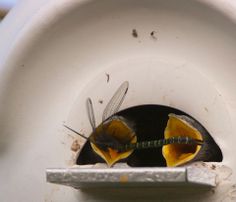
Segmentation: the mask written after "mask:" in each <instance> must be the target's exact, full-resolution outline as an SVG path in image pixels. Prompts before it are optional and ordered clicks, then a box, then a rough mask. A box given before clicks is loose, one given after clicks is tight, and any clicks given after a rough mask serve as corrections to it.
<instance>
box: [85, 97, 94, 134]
mask: <svg viewBox="0 0 236 202" xmlns="http://www.w3.org/2000/svg"><path fill="white" fill-rule="evenodd" d="M86 106H87V113H88V118H89V122H90V125H91V126H92V129H93V131H94V130H95V129H96V122H95V116H94V110H93V103H92V100H91V99H90V98H88V99H87V101H86Z"/></svg>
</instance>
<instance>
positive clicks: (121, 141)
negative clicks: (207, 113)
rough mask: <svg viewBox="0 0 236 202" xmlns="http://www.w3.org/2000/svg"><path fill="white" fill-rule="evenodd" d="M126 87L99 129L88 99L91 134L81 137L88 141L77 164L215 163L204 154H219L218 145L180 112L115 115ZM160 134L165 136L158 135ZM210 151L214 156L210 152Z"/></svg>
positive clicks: (154, 108)
mask: <svg viewBox="0 0 236 202" xmlns="http://www.w3.org/2000/svg"><path fill="white" fill-rule="evenodd" d="M128 87H129V83H128V82H127V81H126V82H124V83H123V84H122V85H121V86H120V87H119V88H118V90H117V91H116V92H115V94H114V95H113V97H112V98H111V100H110V101H109V103H108V104H107V106H106V108H105V110H104V112H103V116H102V123H101V124H100V125H98V126H96V121H95V116H94V110H93V104H92V101H91V99H90V98H88V99H87V102H86V106H87V112H88V118H89V122H90V125H91V126H92V130H93V131H92V133H91V135H90V136H89V137H85V136H83V137H84V138H86V139H87V140H88V141H87V143H86V144H85V145H84V147H83V148H82V151H81V153H80V154H79V157H78V163H79V164H80V163H82V164H89V163H97V162H102V159H103V160H105V161H106V163H107V164H108V166H112V165H113V164H114V163H116V162H117V161H119V160H122V159H123V160H124V159H125V160H126V161H127V163H128V164H129V165H130V166H165V165H167V166H179V165H183V164H185V163H188V162H192V161H196V160H206V161H207V160H209V161H211V160H215V159H216V157H215V156H214V155H209V156H208V159H207V158H206V157H204V152H206V153H208V154H209V153H214V150H216V148H217V151H218V150H219V149H218V145H216V143H215V142H214V140H213V139H212V138H211V137H208V136H210V135H209V134H208V133H207V132H206V130H205V129H204V128H203V127H201V125H200V124H199V123H198V122H197V121H195V120H194V119H192V118H190V117H189V116H186V115H185V114H184V113H183V112H181V111H179V110H176V109H173V108H170V107H166V106H159V105H144V106H136V107H132V108H128V109H126V110H123V111H120V112H118V110H119V108H120V106H121V104H122V102H123V100H124V98H125V95H126V94H127V91H128ZM141 109H143V111H141ZM128 110H129V113H128ZM145 111H147V112H146V113H145ZM173 112H177V113H182V115H176V114H174V113H173ZM160 117H163V119H161V118H160ZM160 126H161V127H160ZM66 127H67V128H68V129H70V130H72V131H73V132H75V133H77V134H79V133H78V132H76V131H74V130H73V129H71V128H69V127H68V126H66ZM163 131H164V135H163V134H161V133H163ZM79 135H81V134H79ZM81 136H82V135H81ZM209 140H210V141H209ZM208 142H210V143H209V144H208ZM209 145H211V147H209ZM212 145H214V147H212ZM209 148H210V149H209ZM212 148H214V149H213V152H209V151H212ZM91 151H93V152H91ZM94 152H95V153H96V154H97V155H94ZM220 152H221V151H220ZM220 152H216V153H219V154H221V153H220ZM221 156H222V154H221ZM203 157H204V158H203ZM217 160H218V159H217ZM219 160H220V159H219ZM221 160H222V159H221Z"/></svg>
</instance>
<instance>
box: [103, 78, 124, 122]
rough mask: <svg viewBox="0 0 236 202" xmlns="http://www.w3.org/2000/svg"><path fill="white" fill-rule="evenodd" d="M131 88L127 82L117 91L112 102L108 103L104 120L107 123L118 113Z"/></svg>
mask: <svg viewBox="0 0 236 202" xmlns="http://www.w3.org/2000/svg"><path fill="white" fill-rule="evenodd" d="M128 88H129V82H128V81H125V82H123V83H122V84H121V86H120V87H119V88H118V89H117V91H116V92H115V94H114V95H113V97H112V98H111V100H110V101H109V102H108V104H107V106H106V108H105V109H104V112H103V116H102V120H103V121H105V120H106V119H107V118H109V117H110V116H112V115H113V114H115V113H116V112H118V110H119V108H120V106H121V104H122V102H123V101H124V99H125V95H126V94H127V91H128Z"/></svg>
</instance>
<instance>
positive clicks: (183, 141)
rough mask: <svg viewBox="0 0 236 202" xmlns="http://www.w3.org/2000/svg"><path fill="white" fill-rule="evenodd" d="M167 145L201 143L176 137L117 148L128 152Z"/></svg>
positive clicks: (187, 138) (188, 138)
mask: <svg viewBox="0 0 236 202" xmlns="http://www.w3.org/2000/svg"><path fill="white" fill-rule="evenodd" d="M167 144H188V145H193V144H196V145H197V144H202V141H200V140H195V139H193V138H190V137H183V136H177V137H171V138H168V139H160V140H152V141H143V142H137V143H134V144H126V145H124V146H123V147H122V148H119V149H120V150H130V149H149V148H157V147H162V146H164V145H167Z"/></svg>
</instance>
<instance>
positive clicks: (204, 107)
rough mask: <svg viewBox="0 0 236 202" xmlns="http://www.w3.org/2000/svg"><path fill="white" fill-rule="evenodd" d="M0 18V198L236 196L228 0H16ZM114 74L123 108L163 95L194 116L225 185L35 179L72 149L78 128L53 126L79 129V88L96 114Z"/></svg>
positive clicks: (82, 120)
mask: <svg viewBox="0 0 236 202" xmlns="http://www.w3.org/2000/svg"><path fill="white" fill-rule="evenodd" d="M0 26H1V27H0V33H1V36H0V37H1V38H0V65H1V66H0V138H1V139H0V166H1V169H0V170H1V172H0V179H1V186H0V201H11V202H12V201H87V200H89V201H119V200H121V199H123V200H127V201H128V200H131V199H136V200H137V201H147V199H149V201H152V200H153V201H156V199H157V198H159V199H162V200H165V201H168V200H169V201H172V200H179V201H183V200H184V199H185V200H187V199H189V200H190V199H191V200H195V201H197V200H200V199H201V201H217V200H218V201H220V200H223V201H227V200H228V201H234V200H236V198H235V197H236V196H235V192H236V190H235V187H234V183H235V180H236V177H235V172H236V169H235V168H236V159H235V157H234V154H235V153H236V147H235V146H234V145H235V144H234V141H235V140H236V138H235V134H234V131H235V129H236V128H235V127H236V93H235V92H236V81H235V74H236V68H235V64H236V59H235V55H236V54H235V53H236V3H234V1H220V0H216V1H213V0H211V1H210V0H209V1H206V0H205V1H196V0H195V1H194V0H191V1H190V0H188V1H187V0H179V1H170V0H147V1H141V0H140V1H139V0H136V1H135V0H120V1H115V0H109V1H108V0H101V1H98V0H97V1H96V0H90V1H89V0H84V1H82V0H81V1H72V0H51V1H46V0H38V1H30V0H25V1H24V2H20V3H18V5H17V6H16V7H15V8H14V9H13V10H12V11H11V12H10V14H9V15H8V16H7V17H6V19H5V20H4V21H3V22H2V23H1V24H0ZM133 29H136V30H137V32H138V37H137V38H135V37H133V36H132V30H133ZM152 31H155V37H156V38H153V37H151V36H150V33H151V32H152ZM106 74H109V75H110V80H109V82H108V83H107V76H106ZM124 80H129V82H130V89H129V93H128V96H127V99H125V102H124V105H122V108H126V107H128V106H133V105H137V104H144V103H157V104H165V105H170V106H174V107H176V108H179V109H181V110H183V111H185V112H187V113H189V114H191V115H193V116H194V117H195V118H197V119H198V120H200V122H201V123H203V125H204V126H205V127H206V128H207V129H208V130H209V131H210V133H211V134H212V136H213V137H214V138H215V140H216V141H217V142H218V144H219V145H220V147H221V148H222V151H223V154H224V161H223V162H222V164H224V165H227V166H229V167H230V168H232V170H233V174H232V175H231V176H230V177H229V176H227V175H226V177H225V178H226V183H222V182H221V184H220V186H218V188H217V189H216V190H215V192H214V193H213V192H210V193H209V192H206V193H205V192H204V194H201V195H199V194H196V193H195V192H186V193H185V191H184V190H183V191H182V192H181V193H172V192H171V191H170V190H169V191H168V193H172V194H166V192H156V190H145V191H144V190H138V191H137V190H132V191H127V190H123V191H122V190H110V191H112V193H108V191H101V190H99V191H96V190H94V191H92V192H80V191H76V190H73V189H72V188H68V187H63V186H58V185H52V184H48V183H46V180H45V169H46V168H48V167H65V166H70V165H72V164H73V161H74V156H75V155H76V154H75V153H73V152H72V151H71V150H70V147H71V144H72V142H73V141H74V140H75V139H76V138H77V136H76V135H74V134H72V133H70V132H68V131H67V130H66V129H64V128H63V127H62V124H63V123H65V122H66V123H69V124H70V125H72V126H73V127H74V128H76V129H78V130H80V131H82V132H84V133H89V132H90V127H89V122H88V120H87V115H86V113H85V106H84V100H85V98H86V97H88V96H90V97H91V98H92V99H93V100H94V104H95V111H96V118H97V121H98V122H99V121H100V120H101V113H102V110H103V109H104V107H105V105H106V103H107V101H108V99H109V97H110V96H111V95H112V93H113V92H114V91H115V90H116V88H117V86H118V85H119V84H120V83H121V82H122V81H124ZM100 99H102V100H103V104H100V103H99V100H100ZM229 173H230V172H229ZM230 180H231V181H230Z"/></svg>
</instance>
